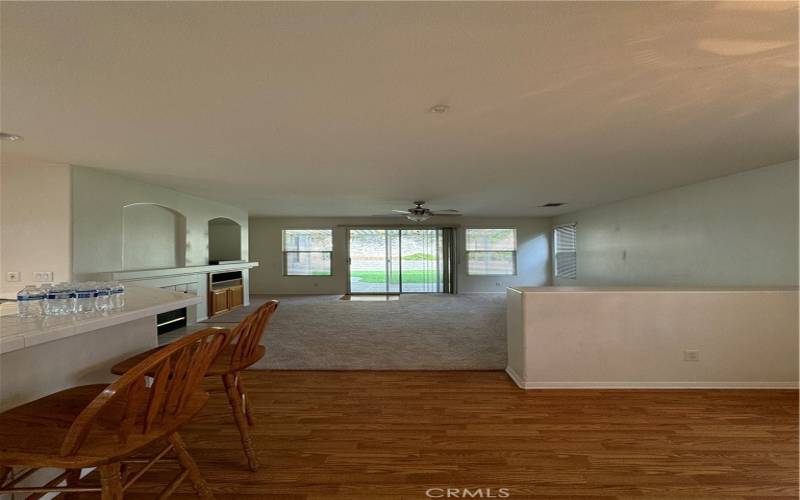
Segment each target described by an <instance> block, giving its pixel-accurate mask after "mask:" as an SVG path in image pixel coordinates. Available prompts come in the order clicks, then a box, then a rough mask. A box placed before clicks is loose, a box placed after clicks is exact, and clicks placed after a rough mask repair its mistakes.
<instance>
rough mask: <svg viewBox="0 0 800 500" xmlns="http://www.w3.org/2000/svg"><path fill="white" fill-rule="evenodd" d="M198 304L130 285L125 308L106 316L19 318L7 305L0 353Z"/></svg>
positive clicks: (178, 295) (0, 319) (192, 297)
mask: <svg viewBox="0 0 800 500" xmlns="http://www.w3.org/2000/svg"><path fill="white" fill-rule="evenodd" d="M201 301H202V298H201V297H198V296H197V295H189V294H185V293H179V292H171V291H168V290H161V289H158V288H145V287H138V286H129V287H127V288H126V289H125V308H124V309H122V310H119V311H113V312H109V313H98V312H95V313H89V314H80V315H70V316H46V317H44V318H20V317H19V316H17V315H16V314H15V311H16V304H8V305H7V306H6V307H4V308H3V314H4V315H3V316H0V354H4V353H7V352H11V351H16V350H18V349H24V348H26V347H31V346H35V345H38V344H42V343H45V342H51V341H54V340H59V339H63V338H65V337H71V336H73V335H80V334H82V333H86V332H91V331H93V330H98V329H101V328H109V327H113V326H115V325H119V324H121V323H127V322H129V321H134V320H137V319H141V318H146V317H151V316H152V317H155V315H156V314H160V313H162V312H166V311H172V310H174V309H180V308H182V307H187V306H190V305H194V304H198V303H200V302H201ZM9 306H10V307H9ZM10 313H12V314H10Z"/></svg>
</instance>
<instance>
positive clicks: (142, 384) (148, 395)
mask: <svg viewBox="0 0 800 500" xmlns="http://www.w3.org/2000/svg"><path fill="white" fill-rule="evenodd" d="M229 335H230V332H229V331H228V330H221V329H212V328H208V329H205V330H201V331H199V332H196V333H194V334H192V335H189V336H187V337H184V338H182V339H180V340H178V341H176V342H174V343H173V344H170V345H168V346H167V347H165V348H163V349H160V350H158V351H157V352H155V353H154V354H152V355H151V356H149V357H147V358H146V359H144V360H143V361H142V362H140V363H139V364H137V365H136V366H134V367H133V368H131V369H130V370H129V371H127V372H126V373H125V374H124V375H122V376H121V377H120V378H118V379H117V380H116V381H115V382H113V383H112V384H110V385H109V386H108V387H107V388H106V389H105V390H104V391H103V392H102V393H100V394H99V395H98V396H97V397H96V398H95V399H94V400H93V401H92V402H91V403H89V405H88V406H87V407H86V408H85V409H84V410H83V411H82V412H81V413H80V414H79V415H78V417H77V418H76V419H75V421H74V422H73V423H72V425H71V427H70V429H69V431H68V432H67V435H66V437H65V438H64V441H63V443H62V444H61V455H62V456H68V455H74V454H77V453H78V451H79V450H80V448H81V445H82V444H83V443H84V441H85V439H86V437H87V436H88V435H89V433H90V431H91V429H92V427H93V426H94V425H95V424H96V423H97V422H98V420H99V419H103V425H104V426H108V425H109V424H108V422H107V420H109V419H110V420H111V422H112V423H111V425H112V426H114V427H115V428H116V432H117V435H118V438H119V439H120V442H126V441H127V440H128V439H129V438H131V437H133V436H135V435H137V434H147V433H148V432H150V431H151V430H153V429H154V428H158V427H166V426H169V425H170V422H171V421H175V420H176V419H178V418H179V417H180V415H181V412H182V411H183V410H184V409H185V405H186V403H187V401H188V400H189V399H190V398H191V396H192V395H193V394H194V393H195V392H196V391H197V390H198V387H199V385H200V382H201V381H202V380H203V377H204V376H205V374H206V370H207V369H208V367H209V366H210V365H211V363H212V362H213V361H214V358H215V357H216V356H217V353H218V352H219V351H220V350H221V349H222V348H223V347H224V346H225V345H226V343H227V341H228V337H229ZM147 378H152V383H151V384H148V383H147ZM119 398H124V399H123V400H119ZM118 400H119V401H118ZM115 412H116V413H115ZM114 427H112V428H114Z"/></svg>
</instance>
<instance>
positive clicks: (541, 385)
mask: <svg viewBox="0 0 800 500" xmlns="http://www.w3.org/2000/svg"><path fill="white" fill-rule="evenodd" d="M506 373H507V374H508V376H509V378H511V380H513V381H514V383H515V384H517V386H518V387H520V388H521V389H797V388H798V387H800V385H799V384H798V382H797V381H790V382H693V381H680V382H594V381H592V382H526V381H525V380H523V379H522V377H520V376H519V374H517V373H516V372H515V371H514V369H513V368H511V367H510V366H507V367H506Z"/></svg>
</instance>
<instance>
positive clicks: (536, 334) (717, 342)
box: [507, 288, 798, 388]
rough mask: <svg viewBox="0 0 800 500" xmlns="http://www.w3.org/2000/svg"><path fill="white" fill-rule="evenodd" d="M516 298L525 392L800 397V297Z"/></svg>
mask: <svg viewBox="0 0 800 500" xmlns="http://www.w3.org/2000/svg"><path fill="white" fill-rule="evenodd" d="M508 295H509V300H508V302H507V305H508V314H509V321H508V328H509V332H508V336H507V340H508V349H509V355H508V360H509V368H510V370H509V374H510V375H512V378H515V379H516V381H517V382H518V383H519V384H520V385H521V386H523V387H526V388H537V387H543V388H546V387H797V374H798V352H797V334H798V330H797V320H798V302H797V300H798V295H797V290H778V289H776V290H754V289H750V290H719V289H717V290H709V289H705V290H691V289H671V290H666V289H651V290H636V289H631V288H628V289H622V290H592V289H586V288H584V289H565V288H538V289H535V290H532V291H525V293H522V294H520V293H518V292H515V291H513V290H509V292H508ZM514 295H522V297H521V298H520V297H513V296H514ZM687 350H689V351H698V352H699V360H698V361H685V360H684V352H685V351H687Z"/></svg>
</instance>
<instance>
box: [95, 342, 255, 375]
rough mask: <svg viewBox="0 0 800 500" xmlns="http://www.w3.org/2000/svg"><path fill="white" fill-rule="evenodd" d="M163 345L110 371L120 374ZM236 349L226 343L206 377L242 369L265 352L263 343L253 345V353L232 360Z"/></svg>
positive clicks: (115, 366) (116, 365)
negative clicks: (243, 358) (244, 358)
mask: <svg viewBox="0 0 800 500" xmlns="http://www.w3.org/2000/svg"><path fill="white" fill-rule="evenodd" d="M163 348H164V347H163V346H162V347H156V348H154V349H150V350H149V351H145V352H143V353H141V354H137V355H136V356H133V357H130V358H128V359H125V360H123V361H120V362H119V363H117V364H115V365H114V366H112V367H111V373H113V374H115V375H122V374H124V373H126V372H127V371H128V370H130V369H131V368H133V367H134V366H136V365H137V364H138V363H140V362H141V361H142V360H144V359H145V358H147V357H148V356H150V355H151V354H153V353H155V352H158V351H160V350H161V349H163ZM235 350H236V344H228V345H226V346H225V347H224V348H222V349H221V350H220V353H219V355H218V356H217V357H216V359H214V361H213V362H212V363H211V366H210V367H209V368H208V371H206V377H209V376H216V377H218V376H220V375H225V374H226V373H234V372H239V371H242V370H244V369H245V368H247V367H249V366H250V365H252V364H253V363H255V362H256V361H258V360H259V359H261V358H262V357H264V354H265V353H266V351H267V349H266V348H265V347H264V346H263V345H257V346H255V348H254V350H253V355H252V356H250V357H248V358H247V359H246V360H243V361H232V360H233V359H234V357H233V354H234V351H235Z"/></svg>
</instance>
